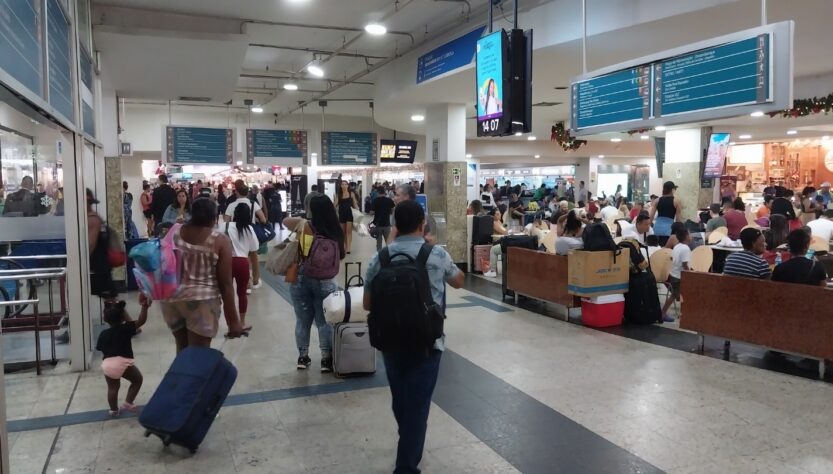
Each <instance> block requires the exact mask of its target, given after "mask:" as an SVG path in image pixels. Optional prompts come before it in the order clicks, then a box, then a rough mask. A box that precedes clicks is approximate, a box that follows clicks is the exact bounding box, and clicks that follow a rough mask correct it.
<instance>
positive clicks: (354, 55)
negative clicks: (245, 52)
mask: <svg viewBox="0 0 833 474" xmlns="http://www.w3.org/2000/svg"><path fill="white" fill-rule="evenodd" d="M249 46H251V47H253V48H271V49H282V50H286V51H300V52H304V53H313V54H328V55H336V56H344V57H348V58H364V59H374V60H381V59H385V56H371V55H369V54H361V53H349V52H346V51H340V52H339V51H328V50H326V49H316V48H302V47H299V46H281V45H277V44H263V43H249Z"/></svg>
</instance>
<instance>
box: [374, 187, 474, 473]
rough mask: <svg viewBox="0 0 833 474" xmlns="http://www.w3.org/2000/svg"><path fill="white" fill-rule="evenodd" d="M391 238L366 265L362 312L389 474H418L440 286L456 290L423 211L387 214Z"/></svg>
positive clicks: (412, 207)
mask: <svg viewBox="0 0 833 474" xmlns="http://www.w3.org/2000/svg"><path fill="white" fill-rule="evenodd" d="M394 218H395V220H396V230H397V237H396V239H395V240H393V241H392V242H390V244H389V245H388V246H387V247H385V248H384V249H382V250H381V251H380V252H379V253H378V254H376V255H375V256H374V257H373V258H372V259H371V260H370V263H369V265H368V269H367V274H366V278H365V287H366V288H369V289H370V291H365V293H364V308H365V309H366V310H368V311H369V312H370V314H369V316H368V319H367V323H368V328H369V331H370V342H371V344H372V345H373V347H375V348H377V349H379V350H380V351H382V355H383V357H384V359H385V370H386V371H387V377H388V382H389V385H390V391H391V398H392V399H393V404H392V405H393V415H394V417H395V418H396V422H397V424H398V425H399V447H398V449H397V453H396V469H395V470H394V472H395V473H418V472H420V471H419V468H418V466H419V462H420V460H421V459H422V451H423V447H424V445H425V432H426V430H427V428H428V410H429V408H430V407H431V396H432V394H433V393H434V386H435V385H436V383H437V374H438V373H439V369H440V358H441V357H442V351H443V350H444V349H445V340H444V337H445V336H444V335H443V319H444V318H445V316H444V308H443V307H442V303H441V302H442V300H443V294H444V292H445V283H446V282H448V284H449V285H451V286H452V287H453V288H460V287H462V286H463V281H464V280H465V275H464V274H463V272H462V271H460V269H459V268H457V265H456V264H455V263H454V261H453V260H452V259H451V256H450V255H448V253H447V252H446V251H445V250H443V249H442V248H440V247H435V246H431V245H429V244H427V243H426V242H425V239H424V237H423V235H424V231H425V229H424V227H425V211H423V209H422V206H420V205H419V204H418V203H417V202H415V201H410V200H408V201H402V202H400V203H399V204H397V206H396V209H395V210H394Z"/></svg>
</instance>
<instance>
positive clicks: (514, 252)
mask: <svg viewBox="0 0 833 474" xmlns="http://www.w3.org/2000/svg"><path fill="white" fill-rule="evenodd" d="M507 252H508V255H507V258H508V260H507V262H506V265H507V269H506V287H507V288H508V289H510V290H514V291H516V292H518V293H520V294H522V295H525V296H529V297H532V298H536V299H540V300H543V301H548V302H550V303H556V304H560V305H563V306H566V307H568V308H576V307H579V306H581V302H580V300H579V299H578V298H576V297H574V296H573V295H570V294H568V293H567V257H565V256H563V255H554V254H550V253H546V252H538V251H535V250H529V249H522V248H518V247H509V248H508V249H507Z"/></svg>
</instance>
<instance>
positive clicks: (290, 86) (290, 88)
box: [283, 83, 298, 91]
mask: <svg viewBox="0 0 833 474" xmlns="http://www.w3.org/2000/svg"><path fill="white" fill-rule="evenodd" d="M283 88H284V89H286V90H288V91H297V90H298V84H292V83H286V84H284V85H283Z"/></svg>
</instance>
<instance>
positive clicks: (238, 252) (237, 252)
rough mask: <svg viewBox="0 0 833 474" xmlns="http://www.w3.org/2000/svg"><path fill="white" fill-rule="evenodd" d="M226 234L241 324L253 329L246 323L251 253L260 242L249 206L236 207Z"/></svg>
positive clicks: (245, 327)
mask: <svg viewBox="0 0 833 474" xmlns="http://www.w3.org/2000/svg"><path fill="white" fill-rule="evenodd" d="M226 235H227V236H228V238H229V240H231V249H232V260H231V276H232V278H234V282H235V283H236V284H237V309H238V311H239V313H240V325H241V326H243V331H244V332H248V331H249V330H251V329H252V326H251V325H248V326H247V325H246V311H247V309H248V307H249V296H248V292H247V290H248V288H249V272H250V271H251V265H250V262H249V254H251V253H252V252H257V249H258V247H260V244H259V243H258V241H257V236H256V235H255V230H254V228H252V214H251V212H250V211H249V206H245V205H242V206H237V207H235V209H234V223H233V225H232V223H231V222H226Z"/></svg>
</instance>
